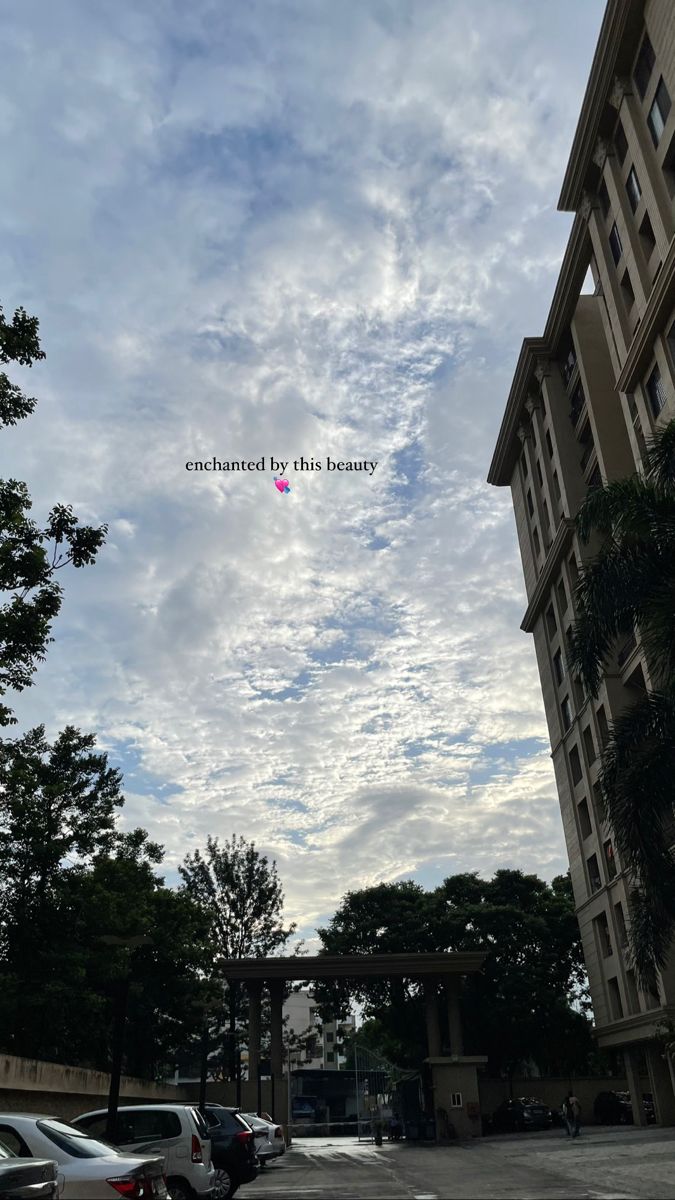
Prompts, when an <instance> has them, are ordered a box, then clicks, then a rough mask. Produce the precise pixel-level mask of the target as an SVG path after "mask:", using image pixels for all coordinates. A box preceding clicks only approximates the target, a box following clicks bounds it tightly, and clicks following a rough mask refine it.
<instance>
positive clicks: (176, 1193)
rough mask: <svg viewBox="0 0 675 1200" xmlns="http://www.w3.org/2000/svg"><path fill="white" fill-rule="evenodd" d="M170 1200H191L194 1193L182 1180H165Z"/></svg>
mask: <svg viewBox="0 0 675 1200" xmlns="http://www.w3.org/2000/svg"><path fill="white" fill-rule="evenodd" d="M167 1184H168V1188H169V1195H170V1197H171V1200H193V1196H194V1192H193V1191H192V1188H191V1187H190V1185H189V1183H186V1182H185V1180H184V1179H169V1180H167Z"/></svg>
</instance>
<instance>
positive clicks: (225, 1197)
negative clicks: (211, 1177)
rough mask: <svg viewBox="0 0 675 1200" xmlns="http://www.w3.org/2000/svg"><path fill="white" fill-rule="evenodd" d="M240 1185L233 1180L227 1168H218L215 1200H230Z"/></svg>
mask: <svg viewBox="0 0 675 1200" xmlns="http://www.w3.org/2000/svg"><path fill="white" fill-rule="evenodd" d="M238 1187H239V1184H238V1182H237V1180H236V1179H233V1178H232V1176H231V1175H230V1172H229V1171H228V1169H227V1167H216V1196H215V1200H230V1197H231V1196H234V1193H235V1192H236V1191H237V1189H238Z"/></svg>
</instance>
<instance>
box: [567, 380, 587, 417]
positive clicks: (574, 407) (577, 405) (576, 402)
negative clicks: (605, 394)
mask: <svg viewBox="0 0 675 1200" xmlns="http://www.w3.org/2000/svg"><path fill="white" fill-rule="evenodd" d="M585 403H586V397H585V396H584V389H583V388H582V386H581V384H580V383H578V384H577V386H576V387H575V389H574V391H573V392H572V400H571V408H570V421H571V422H572V424H573V425H576V423H577V421H578V420H579V417H580V415H581V410H582V409H583V407H584V404H585Z"/></svg>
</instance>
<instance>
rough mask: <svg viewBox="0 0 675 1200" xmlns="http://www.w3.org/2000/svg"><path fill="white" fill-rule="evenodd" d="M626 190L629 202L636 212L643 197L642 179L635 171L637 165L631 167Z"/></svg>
mask: <svg viewBox="0 0 675 1200" xmlns="http://www.w3.org/2000/svg"><path fill="white" fill-rule="evenodd" d="M626 191H627V192H628V202H629V204H630V206H631V209H632V210H633V212H635V210H636V208H637V206H638V204H639V203H640V200H641V198H642V188H641V187H640V181H639V179H638V177H637V175H636V173H635V167H631V169H630V171H629V172H628V178H627V180H626Z"/></svg>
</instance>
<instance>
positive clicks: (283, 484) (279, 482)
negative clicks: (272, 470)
mask: <svg viewBox="0 0 675 1200" xmlns="http://www.w3.org/2000/svg"><path fill="white" fill-rule="evenodd" d="M274 486H275V487H276V488H278V489H279V491H280V492H283V490H284V488H287V487H288V480H287V479H275V480H274Z"/></svg>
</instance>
